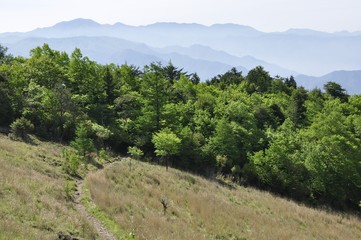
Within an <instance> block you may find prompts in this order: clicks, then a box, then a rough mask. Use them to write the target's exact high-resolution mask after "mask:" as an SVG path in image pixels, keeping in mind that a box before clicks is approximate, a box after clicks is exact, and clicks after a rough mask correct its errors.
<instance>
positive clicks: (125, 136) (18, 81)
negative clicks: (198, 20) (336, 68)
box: [0, 44, 361, 209]
mask: <svg viewBox="0 0 361 240" xmlns="http://www.w3.org/2000/svg"><path fill="white" fill-rule="evenodd" d="M360 119H361V97H360V96H359V95H355V96H349V95H347V93H346V91H345V90H344V89H343V88H342V87H341V86H340V85H339V84H336V83H332V82H330V83H327V84H326V85H325V92H322V91H321V90H318V89H315V90H312V91H308V90H306V89H304V88H303V87H300V86H297V84H296V82H295V80H294V78H293V77H292V76H290V77H289V78H281V77H275V78H273V77H271V76H270V75H269V73H268V72H267V71H266V70H264V69H263V67H256V68H255V69H252V70H251V71H250V72H249V73H248V74H247V76H243V75H242V73H241V72H239V71H237V69H235V68H232V69H230V71H228V72H226V73H224V74H221V75H218V76H215V77H214V78H212V79H210V80H209V81H206V82H200V81H199V78H198V76H197V74H196V73H191V74H189V73H186V72H185V71H184V70H183V69H181V68H178V67H176V66H174V65H173V64H172V63H169V64H168V65H166V66H162V65H161V64H160V63H150V64H149V65H147V66H145V67H144V68H142V69H141V68H139V67H136V66H131V65H126V64H125V65H121V66H118V65H115V64H107V65H102V64H99V63H97V62H94V61H92V60H91V59H89V58H88V57H86V56H83V54H82V52H81V50H80V49H75V50H74V51H73V52H72V53H71V54H69V55H68V54H67V53H65V52H60V51H56V50H52V49H51V48H50V47H49V46H48V45H47V44H45V45H43V46H41V47H37V48H35V49H33V50H32V51H31V53H30V57H29V58H23V57H12V56H10V55H8V54H7V53H6V48H4V47H2V46H0V126H1V127H5V128H10V126H11V127H12V128H13V130H14V131H17V133H18V134H19V135H25V134H28V133H32V134H35V135H37V136H39V137H41V138H43V139H48V140H52V141H59V142H63V143H71V145H72V146H73V147H74V148H75V149H76V150H77V151H78V154H79V155H80V156H82V157H84V156H90V155H91V154H90V153H92V152H100V150H101V149H112V150H113V151H117V152H121V153H127V151H128V152H129V153H130V154H131V155H132V156H135V157H137V158H140V157H141V156H142V155H143V153H144V156H146V157H147V158H149V159H155V160H156V159H159V158H161V160H163V161H165V163H166V165H167V166H168V163H172V166H174V167H178V168H184V169H187V170H191V171H194V172H197V173H199V174H203V175H205V176H208V177H212V176H213V175H214V174H215V173H216V174H221V175H224V176H232V179H237V180H241V182H243V183H247V184H252V185H254V186H257V187H260V188H263V189H267V190H271V191H274V192H277V193H279V194H283V195H285V196H288V197H292V198H296V199H299V200H302V201H305V202H308V203H311V204H329V205H331V206H335V207H338V208H354V209H355V208H356V209H358V208H359V207H358V205H359V203H360V200H361V162H360V159H361V120H360ZM134 146H136V147H134Z"/></svg>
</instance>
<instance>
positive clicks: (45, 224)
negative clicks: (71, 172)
mask: <svg viewBox="0 0 361 240" xmlns="http://www.w3.org/2000/svg"><path fill="white" fill-rule="evenodd" d="M61 149H62V146H60V145H55V144H51V143H41V142H39V143H38V145H28V144H25V143H22V142H16V141H11V140H9V139H8V138H7V137H6V136H4V135H1V134H0V239H57V234H58V232H60V231H62V232H71V233H73V234H74V235H75V236H78V237H82V238H84V239H93V238H94V237H96V233H95V232H94V230H93V229H92V227H91V226H89V224H88V223H87V221H86V219H84V218H82V217H81V216H79V214H77V212H76V209H75V207H74V204H73V203H72V202H71V201H67V200H66V194H65V190H64V189H65V186H66V184H67V182H68V181H66V175H65V174H64V173H63V171H62V168H61V165H62V159H61ZM70 185H71V183H70Z"/></svg>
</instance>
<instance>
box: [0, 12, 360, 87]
mask: <svg viewBox="0 0 361 240" xmlns="http://www.w3.org/2000/svg"><path fill="white" fill-rule="evenodd" d="M43 43H48V44H49V45H50V47H51V48H53V49H56V50H61V51H66V52H68V53H71V52H72V51H73V50H74V48H75V47H78V48H80V49H81V51H82V52H83V54H84V55H86V56H89V57H90V58H91V59H93V60H95V61H97V62H99V63H103V64H106V63H111V62H113V63H116V64H123V63H128V64H134V65H137V66H144V65H146V64H149V63H150V62H160V63H162V64H168V62H170V61H171V62H172V63H173V64H174V65H175V66H178V67H180V68H183V69H184V70H185V71H187V72H189V73H191V72H197V73H198V75H199V76H200V77H201V79H202V80H206V79H209V78H211V77H213V76H215V75H217V74H220V73H224V72H225V71H228V70H230V69H231V68H232V67H236V68H237V69H238V70H239V71H242V72H243V74H244V75H245V74H247V72H248V71H249V70H250V69H252V68H254V67H256V66H259V65H261V66H263V67H264V68H265V69H266V70H267V71H269V72H270V74H271V75H273V76H275V75H280V76H284V77H288V76H290V75H293V76H295V78H296V81H297V82H298V83H299V84H301V85H303V86H305V87H306V88H313V87H318V88H322V86H321V85H322V84H323V83H324V81H325V80H327V81H336V82H339V83H340V84H341V85H342V86H343V87H344V88H346V89H347V91H348V92H349V93H352V94H353V93H361V84H359V83H360V81H361V78H360V71H355V70H360V69H361V32H336V33H326V32H319V31H314V30H309V29H290V30H288V31H285V32H271V33H265V32H261V31H258V30H256V29H254V28H252V27H249V26H243V25H236V24H215V25H211V26H204V25H200V24H180V23H155V24H151V25H146V26H129V25H125V24H122V23H116V24H113V25H109V24H99V23H97V22H95V21H92V20H89V19H75V20H72V21H66V22H61V23H58V24H56V25H54V26H51V27H46V28H38V29H35V30H33V31H30V32H14V33H1V34H0V44H2V45H4V46H7V47H8V48H9V52H10V53H12V54H13V55H21V56H28V55H29V50H30V49H32V48H35V47H37V46H41V45H42V44H43ZM336 70H337V71H336ZM340 70H342V71H340ZM312 76H316V77H312ZM359 85H360V86H359Z"/></svg>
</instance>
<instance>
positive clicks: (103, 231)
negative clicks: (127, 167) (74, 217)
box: [74, 163, 117, 240]
mask: <svg viewBox="0 0 361 240" xmlns="http://www.w3.org/2000/svg"><path fill="white" fill-rule="evenodd" d="M112 164H113V163H109V164H106V165H105V166H104V168H102V169H98V170H96V171H103V170H104V169H105V168H109V167H111V165H112ZM84 179H85V178H84ZM83 182H84V180H82V179H77V180H76V191H75V196H74V202H75V205H76V208H77V209H78V212H79V214H81V216H83V217H84V218H86V219H87V220H88V222H89V223H90V224H91V225H92V226H93V227H94V229H95V230H96V231H97V233H98V235H99V237H100V239H102V240H117V238H116V237H115V236H114V235H113V233H112V232H111V231H109V230H108V229H107V228H106V227H105V226H104V224H102V223H101V222H100V221H99V220H98V219H96V218H95V217H93V216H92V215H91V214H90V213H89V212H88V211H87V210H86V208H85V206H84V205H83V204H82V202H81V199H82V198H83Z"/></svg>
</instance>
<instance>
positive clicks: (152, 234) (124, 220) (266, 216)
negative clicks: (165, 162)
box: [86, 160, 361, 239]
mask: <svg viewBox="0 0 361 240" xmlns="http://www.w3.org/2000/svg"><path fill="white" fill-rule="evenodd" d="M222 182H223V181H220V182H216V181H208V180H207V179H204V178H201V177H198V176H195V175H191V174H188V173H185V172H182V171H179V170H175V169H171V168H170V169H169V171H166V170H165V168H164V167H161V166H157V165H152V164H149V163H143V162H134V161H133V164H132V170H131V171H130V169H129V161H126V160H124V161H122V162H118V163H115V164H114V165H113V166H112V167H111V168H106V169H105V170H103V171H98V172H94V173H91V174H89V175H88V177H87V178H86V183H87V185H88V187H89V190H90V193H91V196H92V199H93V200H94V202H95V203H96V204H97V205H98V207H99V208H100V209H102V210H103V211H105V212H106V213H107V214H108V215H110V216H112V218H113V219H114V221H116V222H117V223H118V224H120V225H122V226H124V228H125V229H127V230H128V231H129V232H132V233H133V234H134V235H135V237H136V238H138V239H360V238H361V222H360V220H359V219H357V218H355V217H352V216H347V215H344V214H342V215H339V214H335V213H328V212H326V211H320V210H315V209H311V208H307V207H305V206H302V205H298V204H296V203H294V202H291V201H288V200H286V199H282V198H279V197H276V196H274V195H271V194H269V193H266V192H261V191H258V190H255V189H253V188H245V187H239V186H236V185H233V184H227V183H224V182H223V183H222ZM162 198H164V199H168V201H169V205H170V206H169V207H168V209H167V212H166V213H165V214H164V212H163V207H162V204H161V199H162Z"/></svg>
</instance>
